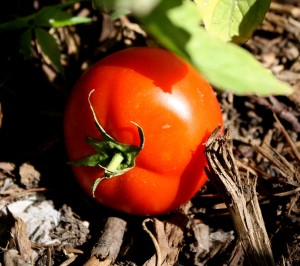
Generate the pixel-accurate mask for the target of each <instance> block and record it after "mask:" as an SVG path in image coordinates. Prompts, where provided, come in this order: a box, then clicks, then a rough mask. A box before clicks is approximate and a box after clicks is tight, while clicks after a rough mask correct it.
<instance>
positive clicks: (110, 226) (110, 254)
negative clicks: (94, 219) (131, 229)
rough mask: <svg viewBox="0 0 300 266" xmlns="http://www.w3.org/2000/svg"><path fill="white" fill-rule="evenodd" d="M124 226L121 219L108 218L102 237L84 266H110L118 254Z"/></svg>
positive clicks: (124, 222)
mask: <svg viewBox="0 0 300 266" xmlns="http://www.w3.org/2000/svg"><path fill="white" fill-rule="evenodd" d="M126 224H127V223H126V221H124V220H123V219H121V218H118V217H109V218H108V219H107V221H106V223H105V226H104V230H103V233H102V235H101V236H100V238H99V239H98V241H97V243H96V244H95V245H94V248H93V250H92V254H91V257H90V259H89V260H88V261H87V262H86V263H85V264H84V266H108V265H112V264H113V263H114V262H115V260H116V258H117V256H118V254H119V252H120V248H121V245H122V242H123V236H124V232H125V229H126Z"/></svg>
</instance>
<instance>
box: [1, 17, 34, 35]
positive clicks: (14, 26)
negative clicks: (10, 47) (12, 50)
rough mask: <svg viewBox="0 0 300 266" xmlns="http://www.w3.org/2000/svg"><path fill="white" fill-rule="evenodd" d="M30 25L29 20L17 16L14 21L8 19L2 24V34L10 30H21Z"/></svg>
mask: <svg viewBox="0 0 300 266" xmlns="http://www.w3.org/2000/svg"><path fill="white" fill-rule="evenodd" d="M27 27H29V24H28V21H27V20H26V19H23V18H16V19H14V20H12V21H8V22H5V23H2V24H0V34H1V33H6V32H8V31H15V30H21V29H24V28H27Z"/></svg>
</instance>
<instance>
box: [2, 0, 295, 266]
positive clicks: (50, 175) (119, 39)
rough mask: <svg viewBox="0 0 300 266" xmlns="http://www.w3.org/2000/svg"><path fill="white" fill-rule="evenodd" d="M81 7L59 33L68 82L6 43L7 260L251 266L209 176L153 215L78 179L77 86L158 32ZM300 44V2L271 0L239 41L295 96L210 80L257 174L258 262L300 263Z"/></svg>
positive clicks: (18, 8)
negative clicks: (127, 208)
mask: <svg viewBox="0 0 300 266" xmlns="http://www.w3.org/2000/svg"><path fill="white" fill-rule="evenodd" d="M56 2H58V1H54V0H53V1H51V3H52V4H55V3H56ZM39 4H41V3H39V1H34V5H32V3H31V2H30V3H29V2H28V1H15V2H14V1H11V2H9V4H7V6H6V7H2V8H1V11H0V12H1V16H0V18H1V21H0V22H2V20H3V21H5V20H7V19H9V18H10V17H11V16H13V15H16V14H17V15H20V16H22V15H27V14H30V13H32V12H34V11H35V5H39ZM74 12H75V13H81V14H87V15H89V16H92V17H94V19H95V22H94V23H93V24H90V25H79V26H76V27H68V28H64V29H59V30H56V31H54V32H53V34H54V35H55V36H56V37H57V40H58V41H59V43H60V48H61V52H62V55H63V64H64V67H65V70H66V73H65V77H64V78H63V77H62V76H61V75H59V74H58V73H57V72H56V71H55V70H54V69H53V67H52V66H51V64H49V61H48V59H47V58H46V57H45V55H43V54H42V53H39V52H38V50H35V49H33V51H32V52H33V57H32V58H31V59H25V58H24V56H23V55H22V54H20V53H19V40H18V35H16V34H10V35H6V38H5V39H2V40H1V43H0V46H1V49H0V66H1V72H0V147H1V149H0V248H1V251H0V265H8V266H10V265H25V263H26V262H27V263H28V262H29V261H31V262H32V261H34V263H32V264H26V265H84V264H85V263H86V264H85V265H178V266H179V265H247V261H248V262H249V261H250V262H251V259H250V260H248V259H249V258H248V259H247V256H249V254H248V253H247V251H245V250H243V249H241V248H240V245H241V243H244V242H243V241H242V240H241V239H239V236H241V234H240V232H239V228H238V227H236V226H235V225H236V219H235V218H236V217H237V216H235V214H234V213H233V212H232V209H231V207H230V204H229V203H228V199H229V200H232V198H231V197H230V196H229V197H228V194H230V193H228V191H225V192H224V189H223V190H222V189H220V184H218V183H217V181H216V182H213V180H214V179H213V178H212V180H211V182H209V183H208V184H207V185H206V186H205V188H204V189H203V190H201V191H200V192H199V193H198V194H197V195H196V196H195V197H194V198H193V199H192V200H191V201H190V202H188V203H187V204H186V205H184V206H182V207H181V208H180V209H179V210H176V211H174V212H172V213H169V214H166V215H162V216H159V217H150V218H145V217H134V216H130V215H125V214H120V213H117V212H115V211H113V210H111V209H108V208H105V207H103V206H100V205H99V204H97V203H95V202H94V201H93V200H92V199H90V198H89V197H88V196H87V195H86V194H85V193H84V192H83V191H82V190H81V188H80V187H79V186H78V184H77V182H76V180H75V179H74V177H73V174H72V172H71V169H70V167H69V165H68V164H67V161H68V160H67V156H66V151H65V147H64V140H63V130H62V125H63V112H64V107H65V104H66V101H67V99H68V95H69V93H70V91H71V90H72V87H73V85H74V82H75V81H76V80H77V79H78V77H79V76H80V75H81V73H82V72H83V71H84V70H85V69H86V68H87V67H88V66H89V65H91V64H93V63H94V62H96V61H97V60H99V59H101V58H103V57H104V56H105V55H107V54H110V53H112V52H114V51H117V50H120V49H123V48H126V47H129V46H137V45H151V44H152V43H153V42H154V40H152V39H151V38H150V37H149V36H147V35H146V34H145V32H144V31H143V30H142V29H141V28H140V26H139V25H138V24H137V23H136V22H134V21H132V19H130V18H127V17H124V18H121V19H120V20H117V21H115V22H113V21H111V20H110V18H109V17H106V16H100V15H99V14H98V13H97V12H95V11H92V10H91V9H90V8H89V7H88V6H85V5H84V4H82V5H81V6H78V9H76V10H74ZM299 41H300V3H299V1H298V0H284V1H273V2H272V5H271V8H270V10H269V12H268V14H267V15H266V18H265V20H264V21H263V23H262V25H261V26H260V27H259V28H258V29H257V30H256V31H255V33H254V35H253V37H252V38H251V39H250V40H249V41H248V42H247V43H246V44H245V45H244V48H245V49H248V50H249V51H250V52H251V53H252V54H253V55H254V56H255V57H257V59H258V60H259V61H260V62H262V64H263V65H264V66H265V67H266V68H268V69H269V70H270V71H272V72H273V73H274V74H275V75H276V76H277V77H278V79H280V80H283V81H285V82H287V83H289V84H290V85H291V86H292V87H293V88H294V89H295V92H294V93H293V94H292V95H291V96H289V97H285V96H269V97H265V98H262V97H259V96H254V95H252V96H243V97H242V96H236V95H232V94H230V93H226V92H221V91H218V90H217V88H215V89H216V92H217V95H218V98H219V100H220V104H221V106H222V108H223V113H224V121H225V124H226V127H227V126H228V127H229V128H230V131H229V133H228V134H229V135H228V136H227V139H226V140H225V142H226V141H227V142H228V143H229V144H230V145H227V146H226V147H227V148H226V150H227V151H228V150H231V151H232V154H233V155H234V158H233V161H232V163H233V166H234V167H236V169H238V171H240V172H242V173H241V174H239V173H238V174H237V175H238V178H241V180H244V181H243V182H245V180H246V181H247V180H248V181H249V180H250V179H249V175H250V174H251V175H253V176H255V179H251V180H255V182H254V184H252V183H251V182H249V184H248V187H249V186H253V187H254V188H255V190H254V192H255V193H254V196H253V195H252V196H251V199H250V200H249V202H252V200H253V198H255V199H256V198H257V200H258V203H259V206H260V209H261V212H262V217H263V219H264V224H263V223H262V224H259V227H258V228H259V229H261V228H264V226H265V228H266V232H267V236H268V239H267V241H266V242H268V241H270V243H271V248H272V252H273V255H272V256H273V257H272V262H271V264H268V263H267V264H263V263H261V265H272V264H273V262H274V264H276V265H300V230H299V228H300V227H299V222H300V201H299V196H300V194H299V193H300V189H299V184H300V172H299V171H300V167H299V165H300V156H299V147H300V142H299V141H300V138H299V132H300V120H299V119H300V59H299V58H300V57H299V51H300V42H299ZM219 138H220V137H219ZM217 139H218V138H217ZM220 143H221V144H220V145H222V142H220ZM211 151H212V150H211V149H208V155H211V153H210V152H211ZM223 155H224V154H223ZM229 155H230V153H229ZM220 156H222V154H220ZM211 163H213V161H212V162H211ZM224 169H225V168H222V169H221V171H225V172H226V173H229V172H228V169H227V170H226V169H225V170H224ZM213 170H216V169H212V171H211V174H212V175H213V174H215V173H216V171H213ZM229 176H232V174H229ZM245 176H246V177H245ZM247 178H248V179H247ZM250 183H251V184H252V185H251V184H250ZM253 187H252V188H253ZM243 188H244V189H245V190H247V186H244V187H243ZM224 193H225V194H224ZM246 194H247V193H246V192H245V195H246ZM232 202H234V201H232ZM226 204H227V205H226ZM255 210H257V209H255ZM249 215H250V216H252V215H253V213H250V214H249ZM254 216H255V215H253V217H254ZM258 216H259V215H258ZM262 231H263V230H262ZM264 236H265V235H264ZM258 242H260V241H258ZM99 254H101V256H102V255H103V254H104V255H103V256H104V257H101V256H100V255H99ZM93 259H94V260H93ZM159 260H160V261H159ZM88 263H89V264H88ZM97 263H98V264H97ZM256 265H259V264H256Z"/></svg>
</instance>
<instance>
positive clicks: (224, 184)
mask: <svg viewBox="0 0 300 266" xmlns="http://www.w3.org/2000/svg"><path fill="white" fill-rule="evenodd" d="M218 133H219V129H217V130H216V131H215V132H214V133H213V134H212V136H211V137H210V138H209V140H208V141H207V143H206V147H207V148H206V156H207V159H208V164H209V170H208V169H207V173H208V175H209V177H210V179H211V180H212V182H213V183H214V184H215V185H216V186H217V188H218V189H219V191H220V192H221V194H222V195H223V197H224V200H225V203H226V205H227V208H228V209H229V211H230V214H231V217H232V219H233V223H234V226H235V228H236V231H237V233H238V235H239V241H240V242H241V245H242V247H243V251H244V253H245V255H246V259H247V260H248V262H249V264H250V265H261V266H264V265H266V266H270V265H275V262H274V259H273V255H272V250H271V246H270V241H269V237H268V235H267V232H266V228H265V225H264V221H263V218H262V214H261V210H260V206H259V203H258V199H257V196H256V176H255V175H254V174H253V173H252V172H249V171H247V174H246V175H245V176H242V175H241V173H240V172H239V169H238V167H237V163H236V161H235V159H234V156H233V152H232V140H231V138H230V132H229V129H228V128H227V129H225V132H224V136H221V135H219V136H218Z"/></svg>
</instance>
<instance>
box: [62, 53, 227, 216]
mask: <svg viewBox="0 0 300 266" xmlns="http://www.w3.org/2000/svg"><path fill="white" fill-rule="evenodd" d="M92 90H94V92H93V93H92V94H91V95H90V103H91V106H92V109H93V110H94V112H95V116H96V118H97V120H98V121H99V123H100V124H101V126H102V127H103V129H104V130H105V131H106V132H107V133H108V134H109V135H110V136H112V137H113V138H114V139H115V140H117V141H119V142H122V143H127V144H130V145H135V146H139V145H140V144H139V143H140V136H139V133H138V130H137V127H136V125H134V124H133V123H131V121H132V122H134V123H136V124H138V125H139V126H140V127H141V128H142V129H143V132H144V136H145V144H144V148H143V149H142V150H141V151H140V153H139V155H138V156H137V158H136V166H135V167H134V168H133V169H131V170H129V171H128V172H126V173H124V174H122V175H118V176H114V177H111V178H109V179H104V180H102V181H101V182H100V183H99V184H98V186H97V188H96V190H95V199H96V200H97V201H99V202H100V203H101V204H104V205H106V206H109V207H112V208H114V209H116V210H119V211H123V212H126V213H131V214H136V215H157V214H162V213H166V212H168V211H170V210H173V209H175V208H177V207H179V206H180V205H181V204H182V203H185V202H186V201H188V200H189V199H191V198H192V197H193V196H194V195H195V193H196V192H197V191H198V190H199V189H200V188H201V187H202V186H203V185H204V184H205V182H206V180H207V177H206V175H205V172H204V166H205V165H206V160H205V155H204V145H203V144H204V142H205V141H206V140H207V138H208V136H209V135H210V133H211V132H212V131H213V130H214V129H215V128H216V127H217V126H219V125H222V115H221V110H220V106H219V104H218V101H217V99H216V97H215V94H214V92H213V90H212V88H211V87H210V85H209V84H208V83H207V81H205V80H204V79H203V78H202V77H201V75H199V73H198V72H197V71H196V70H195V69H194V68H193V67H192V66H191V65H190V64H188V63H187V62H185V61H184V60H182V59H180V58H179V57H178V56H176V55H174V54H172V53H171V52H169V51H166V50H163V49H160V48H150V47H138V48H129V49H125V50H122V51H120V52H116V53H114V54H112V55H110V56H108V57H106V58H104V59H103V60H101V61H99V62H98V63H96V64H95V65H94V66H92V67H91V68H90V69H89V70H87V71H86V73H85V74H84V75H83V76H82V77H81V78H80V79H79V81H78V82H77V84H76V85H75V88H74V90H73V92H72V94H71V96H70V99H69V102H68V104H67V108H66V111H65V121H64V131H65V142H66V148H67V151H68V154H69V157H70V160H78V159H81V158H83V157H86V156H89V155H91V154H93V153H94V152H95V149H93V148H92V147H91V146H90V145H89V144H88V143H87V141H86V138H87V137H92V138H94V139H100V140H101V139H102V138H103V137H102V136H101V134H100V133H99V131H98V130H97V127H96V125H95V123H94V119H93V113H92V110H91V106H90V105H89V101H88V99H89V94H90V93H91V91H92ZM72 169H73V171H74V174H75V176H76V178H77V179H78V181H79V183H80V185H81V186H82V187H83V188H84V190H86V191H87V192H88V193H89V194H92V186H93V183H94V182H95V180H96V179H97V178H100V177H102V176H103V169H102V168H100V167H89V166H74V165H73V166H72Z"/></svg>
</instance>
